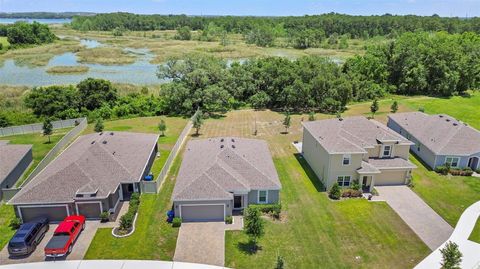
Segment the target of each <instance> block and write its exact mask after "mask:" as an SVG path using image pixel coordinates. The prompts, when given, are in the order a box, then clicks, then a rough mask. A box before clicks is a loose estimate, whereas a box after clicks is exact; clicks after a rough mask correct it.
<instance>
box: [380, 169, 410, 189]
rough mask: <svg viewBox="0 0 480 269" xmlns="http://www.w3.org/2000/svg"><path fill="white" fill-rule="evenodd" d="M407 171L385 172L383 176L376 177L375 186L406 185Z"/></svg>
mask: <svg viewBox="0 0 480 269" xmlns="http://www.w3.org/2000/svg"><path fill="white" fill-rule="evenodd" d="M406 173H407V172H406V171H388V170H384V171H382V173H381V174H378V175H376V176H375V185H378V186H389V185H404V184H405V177H406Z"/></svg>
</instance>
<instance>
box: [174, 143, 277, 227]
mask: <svg viewBox="0 0 480 269" xmlns="http://www.w3.org/2000/svg"><path fill="white" fill-rule="evenodd" d="M280 189H281V184H280V181H279V179H278V174H277V171H276V169H275V166H274V164H273V161H272V156H271V155H270V151H269V149H268V145H267V143H266V142H265V141H263V140H255V139H245V138H234V137H225V138H211V139H203V140H193V141H190V142H189V143H188V144H187V146H186V150H185V155H184V159H183V161H182V166H181V168H180V171H179V174H178V177H177V182H176V184H175V188H174V190H173V207H174V210H175V216H177V217H180V218H182V219H183V221H222V220H224V219H225V217H226V216H231V215H232V211H234V210H241V209H243V208H245V207H247V206H248V205H249V204H267V203H277V202H278V201H279V192H280Z"/></svg>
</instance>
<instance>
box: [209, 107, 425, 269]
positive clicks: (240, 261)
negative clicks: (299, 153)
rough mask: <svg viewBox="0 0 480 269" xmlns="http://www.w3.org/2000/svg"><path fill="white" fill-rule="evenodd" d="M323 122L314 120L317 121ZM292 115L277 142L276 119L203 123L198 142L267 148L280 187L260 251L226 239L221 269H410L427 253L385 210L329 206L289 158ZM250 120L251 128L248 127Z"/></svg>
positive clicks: (297, 135) (259, 114) (361, 203)
mask: <svg viewBox="0 0 480 269" xmlns="http://www.w3.org/2000/svg"><path fill="white" fill-rule="evenodd" d="M326 117H330V116H329V115H321V114H318V115H317V119H320V118H326ZM302 118H303V120H307V118H308V116H307V115H293V116H292V127H291V128H290V129H289V134H287V135H281V134H280V132H283V131H284V130H285V129H284V127H283V125H282V120H283V115H281V114H279V113H275V112H272V111H253V110H242V111H233V112H228V113H227V114H226V116H225V117H221V118H219V119H210V120H207V121H206V122H205V125H204V126H203V128H202V129H201V131H200V133H201V135H200V138H205V137H218V136H239V137H250V138H253V137H255V136H254V135H253V133H254V130H255V121H256V125H257V130H258V135H257V136H256V137H257V138H259V139H265V140H267V141H268V142H269V146H270V150H271V152H272V155H273V156H274V161H275V165H276V167H277V171H278V173H279V175H280V179H281V181H282V185H283V188H282V191H281V196H282V203H283V206H284V213H285V215H286V219H285V220H283V221H267V225H266V229H265V231H266V235H265V236H264V238H262V239H261V240H260V245H261V247H262V249H261V250H260V251H259V252H257V253H256V254H252V253H250V252H249V251H248V249H249V245H248V240H247V238H246V237H245V235H244V234H243V233H242V232H238V231H233V232H231V231H229V232H227V233H226V254H225V255H226V266H228V267H233V268H269V267H273V266H274V264H275V259H276V255H277V253H279V254H280V255H282V256H284V258H285V262H286V266H287V267H288V268H317V267H318V266H319V265H321V267H325V268H357V267H373V268H379V267H381V268H409V267H410V268H411V267H413V266H414V265H415V264H416V263H417V262H419V261H420V260H421V259H422V258H423V257H425V256H426V255H427V254H428V253H429V250H428V248H427V247H426V246H425V245H424V244H423V242H421V241H420V239H419V238H418V237H417V236H416V235H415V234H414V233H413V232H412V231H411V230H410V228H409V227H408V226H407V225H406V224H405V223H404V222H403V221H402V220H401V219H400V217H399V216H398V215H397V214H395V212H394V211H393V210H392V209H391V208H390V207H389V206H388V205H387V204H386V203H381V202H380V203H369V202H367V201H366V200H360V199H359V200H349V201H342V202H332V201H330V200H329V199H328V198H327V195H326V193H325V192H321V191H320V190H322V189H323V187H322V186H321V184H320V181H318V179H317V178H316V177H315V176H314V174H313V173H312V171H311V170H310V168H309V167H308V165H306V163H305V162H304V160H302V159H298V158H297V157H296V155H294V153H295V150H294V148H293V146H292V145H291V142H292V141H294V140H300V139H301V134H302V129H301V125H300V124H301V120H302ZM255 119H256V120H255Z"/></svg>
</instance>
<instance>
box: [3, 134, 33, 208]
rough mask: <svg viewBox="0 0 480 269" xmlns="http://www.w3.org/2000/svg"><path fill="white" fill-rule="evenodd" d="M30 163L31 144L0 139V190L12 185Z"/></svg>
mask: <svg viewBox="0 0 480 269" xmlns="http://www.w3.org/2000/svg"><path fill="white" fill-rule="evenodd" d="M31 163H32V145H15V144H9V143H8V141H5V140H0V190H1V189H8V188H11V187H13V186H14V185H15V183H16V182H17V181H18V179H20V177H21V176H22V175H23V173H24V172H25V170H27V168H28V166H29V165H30V164H31ZM1 199H2V192H1V191H0V200H1Z"/></svg>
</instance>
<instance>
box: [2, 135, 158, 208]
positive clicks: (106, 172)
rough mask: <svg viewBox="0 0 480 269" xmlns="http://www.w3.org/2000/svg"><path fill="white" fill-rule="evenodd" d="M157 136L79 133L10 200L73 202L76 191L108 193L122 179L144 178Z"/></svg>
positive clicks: (133, 180) (21, 201)
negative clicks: (80, 134)
mask: <svg viewBox="0 0 480 269" xmlns="http://www.w3.org/2000/svg"><path fill="white" fill-rule="evenodd" d="M157 140H158V135H154V134H141V133H128V132H104V133H101V134H98V133H94V134H88V135H84V136H80V137H79V138H78V139H77V140H75V142H74V143H72V144H71V145H70V146H69V147H68V148H67V149H66V150H65V151H64V152H62V154H60V155H59V156H58V157H57V158H56V159H55V160H53V161H52V162H51V163H50V164H49V165H48V166H47V167H45V169H43V170H42V171H41V172H40V173H39V174H38V175H37V176H36V177H34V178H33V179H32V180H31V181H30V182H29V183H28V184H27V185H26V186H25V187H23V188H22V190H20V191H19V192H18V193H17V194H16V195H15V196H14V197H13V199H12V200H10V203H11V204H33V203H55V202H72V201H74V200H75V199H76V197H75V196H76V194H77V193H91V192H96V197H98V198H101V197H107V196H108V194H109V193H111V192H114V191H115V190H116V188H117V187H118V185H119V184H120V183H129V182H132V183H133V182H138V181H139V180H141V176H142V174H143V170H144V169H145V165H146V164H147V162H148V160H149V158H150V154H151V152H152V149H153V148H154V146H155V144H156V143H157ZM80 199H81V198H80Z"/></svg>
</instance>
